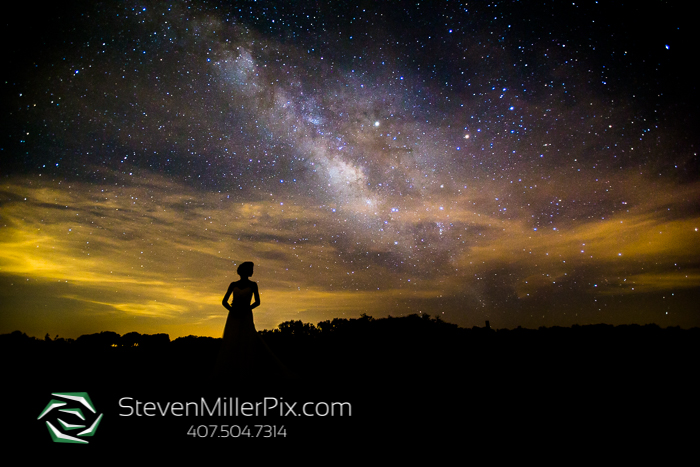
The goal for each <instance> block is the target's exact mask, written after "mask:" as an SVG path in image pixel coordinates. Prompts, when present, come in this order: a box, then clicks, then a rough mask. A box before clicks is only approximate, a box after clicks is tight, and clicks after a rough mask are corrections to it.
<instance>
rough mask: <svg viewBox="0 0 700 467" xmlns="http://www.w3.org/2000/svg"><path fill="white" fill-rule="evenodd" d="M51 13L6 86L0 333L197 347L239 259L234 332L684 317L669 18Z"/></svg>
mask: <svg viewBox="0 0 700 467" xmlns="http://www.w3.org/2000/svg"><path fill="white" fill-rule="evenodd" d="M56 8H57V9H56V10H55V11H49V12H44V13H43V15H42V14H39V15H38V18H37V14H36V12H34V13H30V12H27V14H28V17H29V18H30V19H27V20H26V23H21V24H20V26H21V27H16V28H15V31H16V30H17V29H22V30H23V34H24V36H23V37H26V36H27V35H28V36H31V37H29V38H27V39H26V41H25V42H24V43H22V44H20V45H18V47H17V51H15V52H14V53H11V54H10V61H11V62H14V63H16V65H15V66H12V67H9V69H8V71H7V72H6V74H7V75H8V78H7V79H5V80H3V81H4V83H3V84H4V94H5V95H6V97H7V102H10V105H8V106H7V108H6V110H5V111H4V116H3V118H4V122H5V128H6V131H5V132H4V135H3V140H2V144H3V148H2V152H3V160H4V162H3V165H4V166H5V169H3V178H2V225H1V227H2V229H1V230H0V241H2V252H0V284H1V287H2V288H1V289H0V290H1V294H2V298H3V300H2V302H3V304H2V305H0V307H1V308H0V309H2V313H3V319H2V323H0V324H1V327H0V331H2V332H10V331H12V330H14V329H21V330H23V331H27V332H28V333H30V334H35V335H43V334H44V333H45V332H51V333H60V334H62V335H66V336H74V335H77V334H80V333H85V332H97V331H101V330H107V329H109V330H116V331H120V332H128V331H131V330H137V331H140V332H170V333H171V334H172V335H187V334H199V335H218V334H220V332H221V329H222V327H223V320H224V319H225V313H226V310H225V309H224V308H223V307H221V305H220V301H221V296H223V293H224V292H225V290H226V286H227V285H228V282H230V281H232V280H234V279H235V278H236V277H237V276H236V275H235V268H236V266H237V264H240V262H242V261H247V260H250V261H254V262H255V264H256V272H255V276H254V279H255V280H257V281H258V283H259V285H260V289H261V298H262V302H263V305H262V306H261V307H260V308H259V309H258V310H256V324H257V326H258V328H272V327H274V326H276V325H277V324H278V323H280V322H282V321H286V320H289V319H301V320H303V321H306V322H318V321H320V320H324V319H332V318H334V317H357V316H359V315H360V314H361V313H367V314H370V315H372V316H376V317H379V316H386V315H388V314H390V315H394V316H399V315H406V314H410V313H428V314H430V315H432V316H440V317H441V318H442V319H444V320H446V321H449V322H454V323H458V324H460V325H463V326H472V325H482V324H483V322H484V320H490V321H491V323H492V326H495V327H515V326H519V325H522V326H528V327H533V326H541V325H546V326H551V325H566V326H568V325H571V324H576V323H580V324H585V323H591V322H607V323H613V324H619V323H640V324H644V323H648V322H655V323H659V324H661V325H682V326H693V325H698V324H699V315H698V314H697V312H696V311H695V309H694V306H693V303H695V301H696V300H697V299H698V298H699V297H698V292H699V291H700V269H699V265H698V258H699V255H698V253H700V246H699V245H700V242H698V240H699V239H700V237H699V236H698V235H699V233H698V228H700V215H699V212H698V211H699V210H698V198H699V196H698V195H699V194H700V184H698V177H697V175H698V174H697V154H696V144H697V135H696V134H695V133H694V132H695V128H696V127H695V123H696V120H697V118H696V117H697V113H696V112H697V98H696V94H697V93H696V88H695V82H694V81H693V80H692V79H691V77H690V76H689V73H688V72H687V71H686V69H685V67H686V63H687V55H686V53H687V52H688V49H689V45H688V42H686V39H689V38H690V37H691V34H690V30H689V29H687V28H685V24H686V22H684V20H682V15H679V12H678V11H677V10H674V9H673V8H672V7H671V6H668V5H666V4H663V5H661V4H660V5H659V7H658V8H659V9H658V10H654V9H651V10H635V9H633V8H624V7H617V6H616V7H614V8H612V6H611V5H605V2H601V4H598V2H585V3H578V2H576V3H569V4H566V5H564V4H561V3H560V2H557V3H556V4H553V3H549V2H544V3H542V2H540V3H537V4H534V3H526V4H522V3H521V2H491V3H488V2H486V3H474V4H472V3H469V4H464V3H458V2H412V3H410V4H409V3H408V2H385V3H379V4H377V3H376V2H358V3H342V4H337V2H332V3H328V4H325V3H324V4H319V3H318V2H291V3H290V2H229V3H218V4H211V3H208V4H204V3H199V2H173V3H165V2H114V3H109V2H108V3H107V4H101V5H97V6H94V5H73V6H71V7H70V8H67V9H65V10H64V9H62V8H63V7H56ZM58 8H61V9H58ZM652 10H653V11H652ZM32 28H33V29H32ZM33 31H34V32H33ZM13 37H18V36H17V35H16V34H15V36H13ZM16 40H18V39H16ZM19 40H21V39H19Z"/></svg>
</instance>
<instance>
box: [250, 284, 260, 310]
mask: <svg viewBox="0 0 700 467" xmlns="http://www.w3.org/2000/svg"><path fill="white" fill-rule="evenodd" d="M253 297H255V301H254V302H253V304H252V305H250V309H251V310H252V309H253V308H257V307H259V306H260V294H259V293H258V284H255V286H254V287H253Z"/></svg>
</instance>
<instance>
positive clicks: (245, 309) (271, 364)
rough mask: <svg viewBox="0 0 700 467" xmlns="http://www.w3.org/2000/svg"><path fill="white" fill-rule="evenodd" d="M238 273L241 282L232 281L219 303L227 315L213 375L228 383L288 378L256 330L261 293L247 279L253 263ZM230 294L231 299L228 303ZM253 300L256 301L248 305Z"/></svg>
mask: <svg viewBox="0 0 700 467" xmlns="http://www.w3.org/2000/svg"><path fill="white" fill-rule="evenodd" d="M237 272H238V275H239V276H241V279H240V280H238V281H236V282H231V285H229V286H228V290H227V291H226V295H224V299H223V300H222V302H221V303H222V305H224V307H225V308H226V309H227V310H228V311H229V313H228V318H227V319H226V326H225V327H224V338H223V342H222V343H221V352H220V353H219V358H218V360H217V363H216V374H217V376H218V377H219V379H220V380H223V381H227V382H246V381H252V380H257V379H259V378H270V377H280V376H287V371H286V370H285V368H284V367H283V366H282V364H281V363H280V362H279V360H277V357H275V356H274V354H273V353H272V351H271V350H270V349H269V348H268V347H267V345H266V344H265V342H264V341H263V340H262V338H261V337H260V336H259V335H258V333H257V331H256V330H255V324H254V323H253V308H257V307H258V306H260V294H259V293H258V284H256V283H255V282H253V281H251V280H250V279H249V278H250V276H252V275H253V263H251V262H249V261H246V262H245V263H241V265H240V266H238V270H237ZM231 295H233V300H232V301H231V303H229V302H228V300H229V298H230V297H231ZM253 297H255V301H254V302H253V303H252V304H251V303H250V301H251V300H252V299H253Z"/></svg>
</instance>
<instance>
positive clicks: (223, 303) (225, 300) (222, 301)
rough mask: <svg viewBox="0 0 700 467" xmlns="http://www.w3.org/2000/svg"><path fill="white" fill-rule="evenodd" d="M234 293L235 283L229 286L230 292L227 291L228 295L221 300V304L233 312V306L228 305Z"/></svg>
mask: <svg viewBox="0 0 700 467" xmlns="http://www.w3.org/2000/svg"><path fill="white" fill-rule="evenodd" d="M232 293H233V282H231V285H229V286H228V290H227V291H226V295H224V299H223V300H221V304H222V305H223V306H224V308H226V309H227V310H228V311H231V305H229V303H228V299H229V297H230V296H231V294H232Z"/></svg>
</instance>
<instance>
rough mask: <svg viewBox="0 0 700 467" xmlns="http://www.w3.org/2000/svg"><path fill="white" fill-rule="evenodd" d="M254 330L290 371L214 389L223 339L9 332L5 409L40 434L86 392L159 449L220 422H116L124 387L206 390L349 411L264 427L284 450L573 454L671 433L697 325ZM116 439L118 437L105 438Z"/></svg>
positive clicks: (378, 322) (687, 409) (152, 397)
mask: <svg viewBox="0 0 700 467" xmlns="http://www.w3.org/2000/svg"><path fill="white" fill-rule="evenodd" d="M260 334H261V335H262V336H263V338H264V340H265V342H266V343H267V345H268V346H269V347H270V348H271V349H272V351H273V352H274V353H275V354H276V355H277V356H278V357H279V359H280V360H281V361H282V362H283V363H284V365H285V366H286V367H287V369H289V370H290V371H291V372H292V373H293V374H294V375H295V377H293V378H290V379H284V380H279V379H276V380H275V379H272V378H269V379H265V378H261V379H260V380H257V379H256V380H255V381H252V382H251V380H246V381H244V382H240V381H239V382H236V383H235V384H232V385H225V386H221V385H219V384H217V382H216V381H215V380H214V379H213V378H212V376H213V373H214V372H213V369H214V363H215V360H216V357H217V354H218V352H219V348H220V346H221V339H215V338H211V337H197V336H187V337H180V338H177V339H174V340H170V338H169V336H168V335H167V334H155V335H143V334H139V333H135V332H131V333H128V334H125V335H123V336H120V335H119V334H117V333H114V332H101V333H97V334H91V335H84V336H80V337H79V338H77V339H63V338H60V337H58V336H55V337H53V338H51V337H50V336H48V335H47V336H46V337H45V338H44V339H37V338H33V337H28V336H27V335H26V334H23V333H22V332H19V331H16V332H13V333H11V334H4V335H0V351H1V352H2V355H3V367H2V374H3V376H4V380H5V381H10V382H11V384H10V386H8V387H11V388H12V397H16V396H15V394H17V393H19V394H20V395H21V397H22V401H25V402H23V404H24V403H26V404H36V406H35V407H33V409H32V410H33V412H31V415H32V416H31V417H27V415H26V413H24V412H22V410H25V409H23V405H22V404H16V407H14V406H13V409H14V410H16V411H18V412H21V414H20V415H21V417H20V416H19V415H18V417H17V418H18V419H21V420H23V423H24V424H25V425H22V427H23V429H24V430H25V431H31V430H35V431H36V436H46V432H45V427H44V426H43V425H42V424H41V423H37V422H36V420H35V418H36V414H37V413H39V412H40V411H41V409H42V408H43V407H44V406H45V404H46V398H47V397H48V395H49V394H51V393H52V392H53V391H86V390H87V391H89V393H90V396H91V397H92V398H93V399H94V400H95V401H96V403H98V404H100V407H104V408H103V409H101V410H106V411H107V412H108V413H107V415H106V416H109V417H110V418H109V420H110V424H107V422H105V430H106V431H105V432H106V433H109V431H108V430H110V429H112V430H114V431H117V430H118V426H120V425H119V424H120V423H122V424H123V425H124V426H125V427H127V428H128V430H134V429H138V430H140V431H138V433H137V434H134V436H132V437H131V438H129V440H130V441H129V443H132V442H142V443H145V445H147V446H149V447H150V446H152V445H154V443H156V444H157V443H160V444H159V445H161V446H170V445H171V444H172V443H173V440H175V439H177V440H179V441H178V443H180V442H183V443H185V442H187V441H191V442H192V444H191V446H192V447H193V448H194V449H197V450H198V449H202V444H201V443H202V440H201V439H194V440H190V438H187V437H186V436H185V435H184V433H185V431H186V429H187V426H189V424H191V423H204V422H205V421H206V422H207V423H212V420H214V421H213V423H217V422H216V421H215V420H217V419H211V420H209V419H202V420H195V421H191V420H190V419H188V420H184V419H183V420H179V419H177V420H175V419H171V418H168V419H165V418H164V419H160V418H158V417H155V418H149V419H148V420H145V421H144V420H140V421H139V423H136V422H135V421H134V420H133V419H132V418H129V417H119V416H116V413H117V412H118V411H119V406H118V405H117V404H116V401H117V400H119V399H120V398H121V397H124V396H129V397H133V398H135V399H140V400H145V401H160V402H168V401H178V400H185V401H187V400H198V399H199V398H200V397H202V396H207V397H212V398H213V397H219V396H236V397H239V396H240V397H242V398H243V400H259V399H260V397H263V396H264V397H268V396H273V397H284V400H285V401H294V402H296V401H299V402H300V403H301V402H303V401H347V402H350V403H351V404H352V407H353V411H354V412H353V416H352V417H351V418H346V417H336V418H332V417H326V418H321V417H310V418H296V419H290V418H284V419H280V420H277V421H273V422H272V423H278V424H284V425H285V426H286V427H287V428H288V429H289V433H290V436H289V438H288V441H289V443H292V444H293V443H298V442H299V440H300V439H304V440H305V441H306V440H313V442H314V443H316V444H317V445H323V444H324V443H325V444H328V445H336V446H338V445H341V446H345V443H346V442H347V441H348V440H354V441H353V443H355V442H356V443H358V446H359V445H361V446H365V443H367V442H368V441H370V442H376V443H380V444H381V445H382V446H404V447H406V446H408V447H410V449H414V448H415V446H414V445H415V444H416V442H417V443H418V444H420V445H422V446H424V447H425V446H433V445H434V446H441V447H444V446H464V445H465V444H464V443H465V442H466V443H467V444H466V446H468V447H469V448H471V449H472V450H474V449H477V447H479V449H480V446H482V445H494V444H495V445H497V446H498V447H499V449H501V448H503V446H510V445H512V444H513V443H516V445H517V443H520V445H521V446H527V447H528V449H529V448H531V447H532V446H536V447H537V449H539V448H540V447H546V448H547V449H549V448H550V447H552V446H569V447H575V449H577V450H576V451H575V452H577V453H578V452H579V450H581V449H584V448H583V446H585V449H589V446H597V445H599V444H600V443H603V444H605V443H609V442H612V441H615V442H621V441H620V440H622V439H626V440H633V441H634V440H636V441H635V442H639V441H640V440H642V442H643V443H644V444H646V443H649V442H653V443H658V440H659V439H664V437H665V439H669V438H673V439H674V440H675V439H682V438H681V437H682V436H683V434H684V429H683V428H681V427H683V426H686V425H685V423H680V422H681V421H683V420H684V419H686V418H687V419H690V420H692V419H694V418H693V415H691V414H696V413H697V406H698V404H697V402H696V401H697V395H696V390H695V388H696V387H697V383H696V382H695V379H696V378H695V373H696V366H697V364H696V361H697V355H698V354H699V353H698V345H699V343H700V329H698V328H693V329H687V330H684V329H680V328H678V327H675V328H672V327H669V328H665V329H662V328H660V327H659V326H657V325H653V324H652V325H644V326H639V325H625V326H612V325H605V324H597V325H585V326H572V327H570V328H562V327H552V328H544V327H542V328H539V329H523V328H517V329H512V330H508V329H499V330H494V329H491V328H489V327H488V326H484V327H473V328H471V329H465V328H460V327H458V326H456V325H454V324H449V323H446V322H444V321H441V320H440V319H436V318H431V317H429V316H427V315H421V316H418V315H411V316H406V317H400V318H383V319H373V318H371V317H369V316H362V317H361V318H358V319H334V320H331V321H323V322H320V323H318V324H317V325H313V324H310V323H303V322H301V321H288V322H285V323H282V324H281V325H279V327H278V328H277V329H275V330H271V331H262V332H261V333H260ZM8 400H9V399H8ZM12 400H14V399H12ZM144 418H148V417H144ZM192 420H194V419H192ZM237 420H238V419H237ZM241 420H242V419H241ZM241 420H238V422H241ZM256 420H258V422H259V421H260V420H261V419H256ZM222 423H224V422H222ZM225 423H231V420H230V419H225ZM171 425H172V426H171ZM185 425H187V426H185ZM110 427H112V428H110ZM127 428H125V429H127ZM19 431H21V430H19ZM32 433H33V432H32ZM688 433H690V432H688ZM184 438H187V439H184ZM31 439H32V440H34V439H35V438H31ZM120 439H122V438H119V437H118V436H117V435H116V434H110V435H109V436H103V437H101V438H100V440H104V442H105V443H108V442H111V440H115V441H114V442H115V443H116V442H117V441H118V440H120ZM278 441H279V442H282V441H281V440H278ZM96 442H97V441H96ZM484 443H486V444H484ZM120 446H121V445H120ZM188 446H189V445H188ZM211 446H214V447H216V448H221V449H224V448H225V449H230V446H232V444H228V443H218V444H217V443H216V442H215V440H214V441H212V442H211ZM235 446H236V447H237V449H238V448H239V447H240V446H244V443H240V444H236V445H235ZM251 446H253V445H251ZM256 446H257V445H256ZM265 446H272V444H266V445H265ZM274 446H277V444H275V445H274ZM207 449H209V448H207ZM477 450H478V449H477ZM342 452H343V453H344V452H345V451H342ZM493 452H497V451H493ZM572 452H574V451H572Z"/></svg>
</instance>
